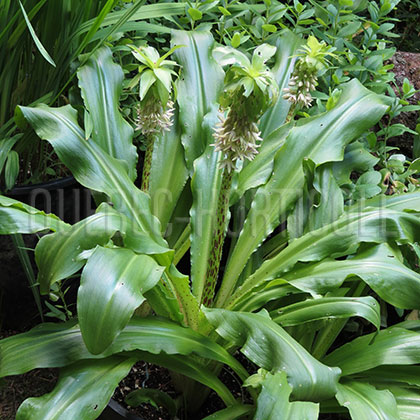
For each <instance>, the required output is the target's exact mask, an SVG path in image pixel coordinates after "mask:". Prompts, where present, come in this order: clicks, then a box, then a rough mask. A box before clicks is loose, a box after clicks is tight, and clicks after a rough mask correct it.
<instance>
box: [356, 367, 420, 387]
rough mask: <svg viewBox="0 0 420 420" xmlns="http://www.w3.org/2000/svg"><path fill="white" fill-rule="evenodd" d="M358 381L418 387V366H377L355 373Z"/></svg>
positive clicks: (419, 374)
mask: <svg viewBox="0 0 420 420" xmlns="http://www.w3.org/2000/svg"><path fill="white" fill-rule="evenodd" d="M354 378H355V379H357V380H358V381H361V380H363V381H367V382H370V383H372V384H374V385H376V384H379V385H380V384H387V385H389V384H392V385H397V386H407V385H410V386H411V385H414V386H415V387H417V388H420V366H401V365H395V366H389V365H387V366H378V367H376V368H373V369H369V370H367V371H365V372H361V373H359V374H355V375H354Z"/></svg>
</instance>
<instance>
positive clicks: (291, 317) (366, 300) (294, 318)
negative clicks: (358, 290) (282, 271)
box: [270, 296, 381, 329]
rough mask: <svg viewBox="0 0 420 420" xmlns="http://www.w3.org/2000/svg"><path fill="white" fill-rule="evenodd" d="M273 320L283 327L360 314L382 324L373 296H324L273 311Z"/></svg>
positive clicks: (372, 321) (377, 324) (378, 325)
mask: <svg viewBox="0 0 420 420" xmlns="http://www.w3.org/2000/svg"><path fill="white" fill-rule="evenodd" d="M270 315H271V317H272V318H273V321H275V322H277V323H278V324H280V325H281V326H283V327H289V326H292V325H299V324H302V323H305V322H312V321H317V320H321V319H329V318H350V317H352V316H359V317H361V318H365V319H366V320H367V321H369V322H371V323H372V324H373V325H374V326H375V327H376V328H377V329H379V327H380V325H381V314H380V308H379V304H378V302H376V300H375V299H374V298H373V297H370V296H366V297H360V298H356V297H323V298H319V299H308V300H305V301H303V302H298V303H294V304H292V305H289V306H286V307H283V308H281V309H278V310H276V311H274V312H272V313H271V314H270Z"/></svg>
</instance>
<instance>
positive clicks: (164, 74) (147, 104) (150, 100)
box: [130, 45, 180, 137]
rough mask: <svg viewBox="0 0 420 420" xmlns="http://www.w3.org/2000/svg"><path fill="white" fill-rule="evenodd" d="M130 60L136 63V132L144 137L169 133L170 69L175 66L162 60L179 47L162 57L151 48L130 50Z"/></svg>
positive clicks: (170, 113) (172, 73)
mask: <svg viewBox="0 0 420 420" xmlns="http://www.w3.org/2000/svg"><path fill="white" fill-rule="evenodd" d="M130 47H131V49H132V50H133V55H134V57H135V58H136V59H137V60H138V61H140V63H141V65H140V66H139V74H138V81H139V83H140V86H139V94H140V103H139V105H138V107H137V118H136V128H137V129H138V130H141V132H142V134H143V135H145V136H147V137H148V136H150V135H153V134H159V133H160V132H162V131H163V130H165V131H169V130H170V128H171V125H172V116H173V101H172V92H173V90H174V89H173V88H174V83H173V80H172V77H173V76H176V73H175V71H174V70H173V69H172V68H173V67H174V66H176V65H177V63H175V62H174V61H171V60H167V59H166V58H167V57H168V56H169V55H171V54H172V53H173V52H174V51H175V50H176V49H177V48H179V47H180V46H177V47H174V48H172V49H171V50H169V51H168V52H167V53H166V54H164V55H163V56H162V57H160V56H159V53H158V52H157V50H156V49H155V48H153V47H150V46H147V47H140V48H138V47H136V46H133V45H132V46H130Z"/></svg>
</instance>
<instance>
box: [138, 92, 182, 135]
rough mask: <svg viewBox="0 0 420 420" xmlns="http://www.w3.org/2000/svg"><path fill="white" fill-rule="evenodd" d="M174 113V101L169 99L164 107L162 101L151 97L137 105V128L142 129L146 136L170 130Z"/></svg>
mask: <svg viewBox="0 0 420 420" xmlns="http://www.w3.org/2000/svg"><path fill="white" fill-rule="evenodd" d="M173 115H174V103H173V102H172V101H168V103H167V105H166V109H164V108H163V106H162V104H161V103H160V101H157V100H156V99H154V98H151V99H150V100H148V101H145V102H144V103H143V104H139V105H138V106H137V118H136V121H135V123H136V130H140V131H141V132H142V134H143V135H145V136H149V135H153V134H159V133H161V132H162V131H169V130H170V129H171V127H172V124H173V122H172V117H173Z"/></svg>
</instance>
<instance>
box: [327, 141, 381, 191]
mask: <svg viewBox="0 0 420 420" xmlns="http://www.w3.org/2000/svg"><path fill="white" fill-rule="evenodd" d="M378 162H379V158H377V157H375V156H373V155H372V154H370V153H369V152H368V151H367V150H366V148H365V146H364V145H363V144H362V143H360V142H359V141H355V142H354V143H351V144H349V145H348V146H347V147H346V150H345V152H344V159H343V160H342V161H341V162H334V164H333V173H334V177H335V179H336V180H337V183H338V185H343V184H350V183H351V180H350V175H351V173H352V172H353V171H357V172H366V171H369V170H371V169H373V167H374V166H375V165H376V164H377V163H378Z"/></svg>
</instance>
